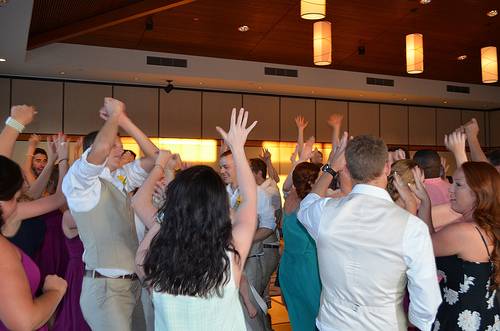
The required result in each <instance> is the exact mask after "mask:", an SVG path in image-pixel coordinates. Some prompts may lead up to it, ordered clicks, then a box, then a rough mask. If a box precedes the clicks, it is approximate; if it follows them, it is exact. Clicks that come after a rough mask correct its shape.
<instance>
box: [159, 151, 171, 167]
mask: <svg viewBox="0 0 500 331" xmlns="http://www.w3.org/2000/svg"><path fill="white" fill-rule="evenodd" d="M170 159H172V153H171V152H170V151H169V150H164V149H161V150H160V151H159V152H158V156H157V157H156V162H155V164H156V165H159V166H160V167H161V168H163V170H165V168H166V166H167V163H169V161H170Z"/></svg>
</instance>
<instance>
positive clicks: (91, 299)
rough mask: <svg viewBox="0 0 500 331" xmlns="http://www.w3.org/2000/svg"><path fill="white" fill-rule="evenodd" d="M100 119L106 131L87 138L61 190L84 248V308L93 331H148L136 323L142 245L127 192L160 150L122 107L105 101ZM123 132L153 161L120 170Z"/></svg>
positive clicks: (148, 160) (119, 104)
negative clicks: (137, 257)
mask: <svg viewBox="0 0 500 331" xmlns="http://www.w3.org/2000/svg"><path fill="white" fill-rule="evenodd" d="M101 117H102V118H103V119H105V120H106V122H105V124H104V126H103V127H102V128H101V130H100V131H99V132H98V133H93V134H89V135H87V136H86V137H85V139H84V149H85V152H84V153H83V155H82V156H81V158H80V159H78V160H77V161H75V162H74V163H73V165H72V166H71V168H70V169H69V171H68V173H67V175H66V176H65V177H64V180H63V185H62V190H63V192H64V195H65V196H66V200H67V202H68V206H69V209H70V210H71V214H72V215H73V217H74V219H75V221H76V224H77V226H78V232H79V235H80V239H81V240H82V242H83V246H84V249H85V251H84V255H83V261H84V262H85V273H84V279H83V284H82V294H81V297H80V305H81V308H82V313H83V316H84V318H85V320H86V321H87V323H88V324H89V326H90V328H91V329H92V330H93V331H96V330H97V331H101V330H102V331H109V330H120V331H128V330H133V329H134V330H137V329H142V328H143V327H144V317H143V316H137V318H134V321H133V320H132V315H133V313H134V310H135V309H136V304H137V301H138V298H139V293H140V284H139V281H138V279H137V276H136V275H135V273H134V270H135V254H136V251H137V247H138V241H137V233H136V231H135V225H134V216H133V212H132V209H131V208H130V203H129V199H128V193H129V192H131V191H132V190H134V189H135V188H136V187H138V186H140V185H141V184H142V183H143V181H144V180H145V179H146V178H147V175H148V172H149V171H150V170H151V169H152V168H153V166H154V161H155V159H156V156H155V152H156V151H157V148H156V147H155V146H154V145H153V144H152V143H151V141H150V140H149V139H148V138H147V137H146V136H145V135H144V133H142V131H140V130H139V129H138V128H137V127H136V126H135V125H134V124H133V123H132V121H131V120H130V119H129V118H128V117H127V115H126V114H125V105H124V104H123V103H122V102H120V101H118V100H115V99H112V98H105V102H104V107H103V109H101ZM118 127H121V128H122V129H124V130H125V131H126V132H127V134H129V135H130V136H132V137H133V138H134V139H135V140H136V141H137V143H138V144H139V146H140V147H141V149H142V150H143V151H144V153H145V154H146V156H148V157H146V158H142V159H140V160H136V161H134V162H131V163H128V164H126V165H125V166H123V167H122V168H119V165H120V158H121V155H122V153H123V147H122V144H121V142H120V139H119V138H118V136H117V133H118ZM139 319H140V320H142V321H140V322H139V325H140V326H141V327H140V328H139V327H137V324H136V323H137V320H139ZM141 322H142V323H141ZM132 323H134V326H133V324H132Z"/></svg>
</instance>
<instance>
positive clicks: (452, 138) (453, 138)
mask: <svg viewBox="0 0 500 331" xmlns="http://www.w3.org/2000/svg"><path fill="white" fill-rule="evenodd" d="M465 140H466V136H465V133H462V132H460V131H455V132H452V133H450V134H449V135H445V136H444V145H445V146H446V148H447V149H448V150H449V151H450V152H452V153H453V154H454V155H455V157H456V156H457V154H465Z"/></svg>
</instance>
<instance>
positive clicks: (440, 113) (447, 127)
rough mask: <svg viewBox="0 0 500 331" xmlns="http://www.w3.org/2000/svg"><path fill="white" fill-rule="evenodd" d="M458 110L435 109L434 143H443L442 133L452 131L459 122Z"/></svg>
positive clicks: (441, 144) (439, 144)
mask: <svg viewBox="0 0 500 331" xmlns="http://www.w3.org/2000/svg"><path fill="white" fill-rule="evenodd" d="M460 116H461V115H460V110H458V109H439V108H437V109H436V143H437V145H438V146H443V145H444V135H445V134H450V133H452V132H453V131H454V130H455V129H456V128H458V127H459V126H460V125H461V123H460Z"/></svg>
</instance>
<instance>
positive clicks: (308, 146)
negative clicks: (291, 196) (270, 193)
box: [283, 137, 314, 193]
mask: <svg viewBox="0 0 500 331" xmlns="http://www.w3.org/2000/svg"><path fill="white" fill-rule="evenodd" d="M313 145H314V137H310V138H309V139H308V140H307V141H306V143H305V144H304V147H303V148H302V151H301V153H300V154H299V159H298V160H294V159H295V157H296V155H297V153H298V149H299V148H298V146H299V144H297V147H296V148H295V152H294V154H293V155H292V158H291V159H290V161H292V168H291V169H290V172H289V173H288V175H287V176H286V179H285V182H284V183H283V192H285V193H287V192H289V191H290V190H291V189H292V186H293V180H292V174H293V171H294V170H295V167H296V166H297V164H299V163H302V162H307V160H309V159H310V158H311V155H312V148H313Z"/></svg>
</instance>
